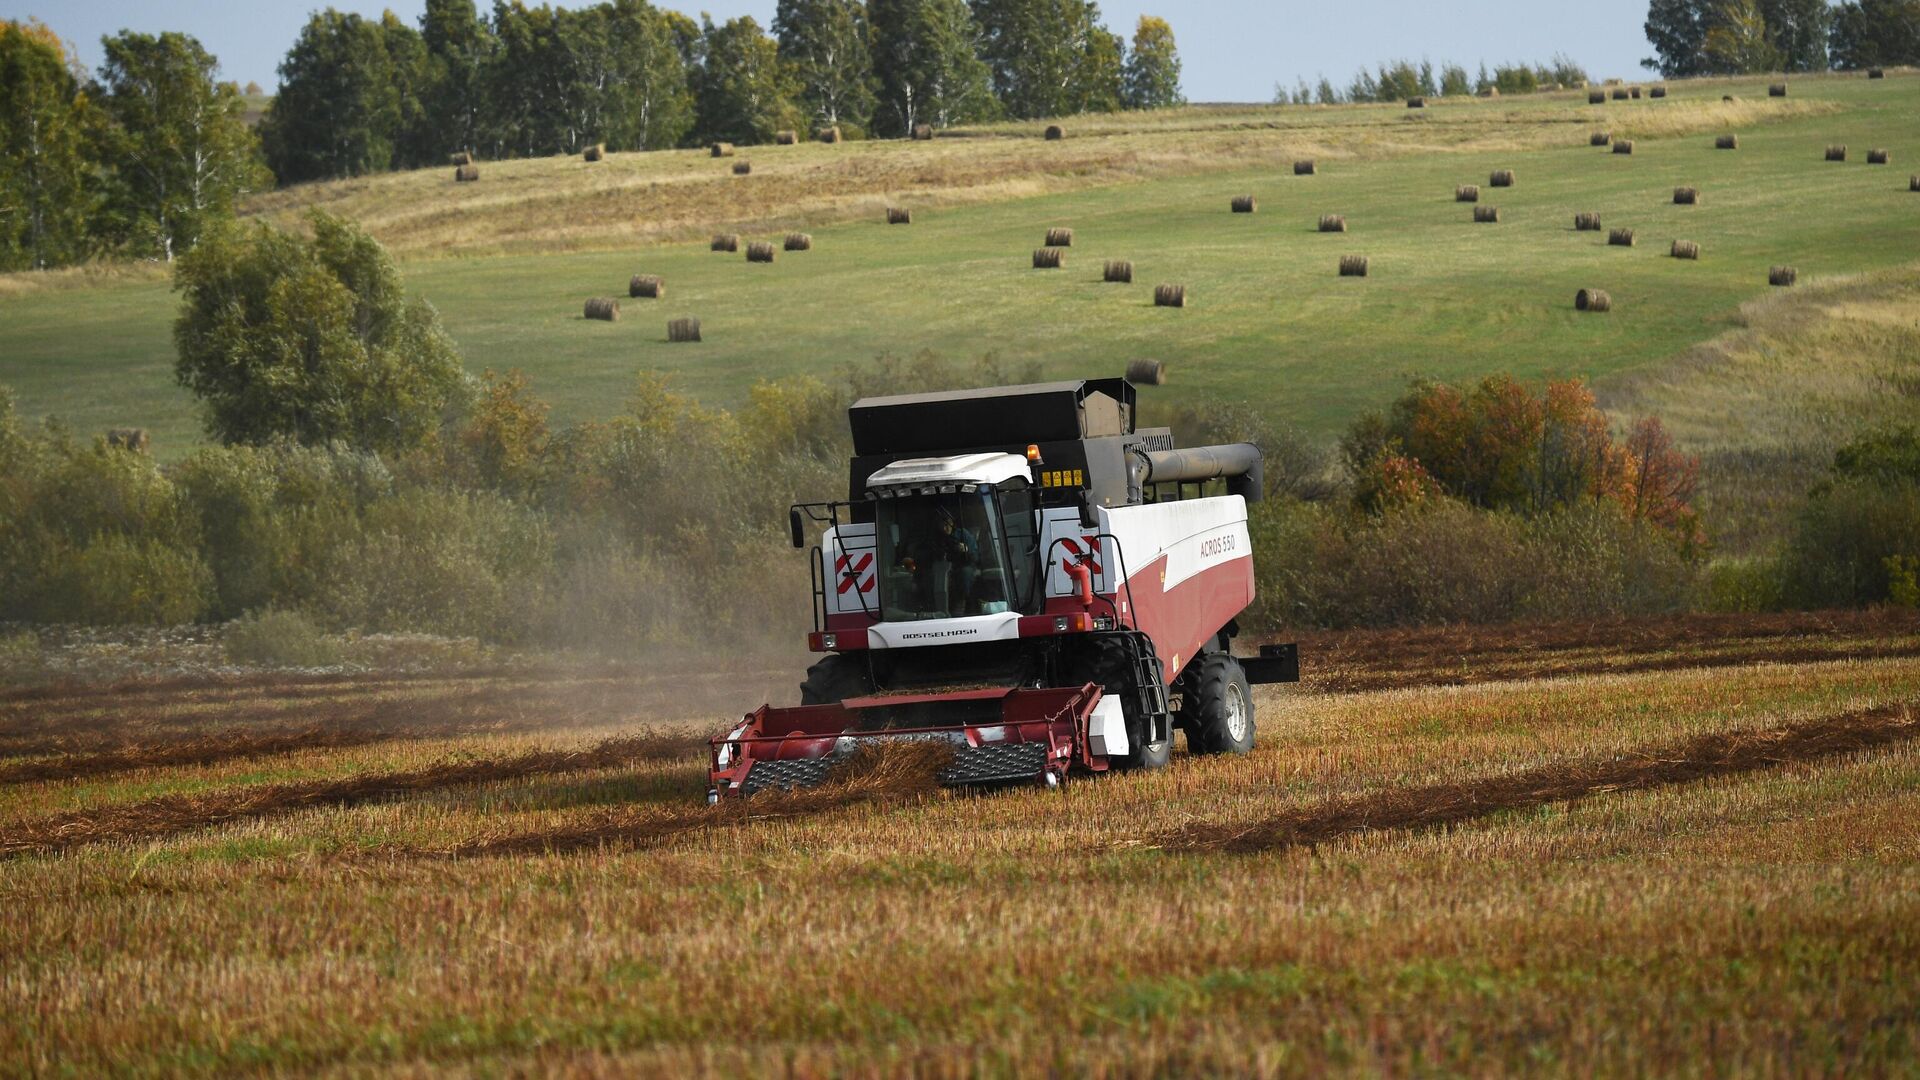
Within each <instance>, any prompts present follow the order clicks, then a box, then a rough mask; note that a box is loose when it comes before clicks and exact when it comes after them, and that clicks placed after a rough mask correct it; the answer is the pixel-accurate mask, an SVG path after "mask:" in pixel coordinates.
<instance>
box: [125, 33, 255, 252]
mask: <svg viewBox="0 0 1920 1080" xmlns="http://www.w3.org/2000/svg"><path fill="white" fill-rule="evenodd" d="M102 45H103V47H104V48H105V50H106V62H105V63H104V64H103V65H102V66H101V68H100V85H99V88H98V90H99V100H100V104H101V107H102V109H103V111H104V112H105V114H106V116H107V117H108V119H109V120H110V121H111V128H110V129H109V133H108V136H107V141H108V144H109V146H110V148H111V151H110V160H111V161H112V162H113V182H112V184H111V186H110V192H111V194H110V204H111V206H112V207H113V210H114V211H115V213H116V215H117V217H118V219H119V224H120V226H121V228H122V229H123V230H124V231H125V232H126V234H127V236H128V238H129V239H130V241H131V243H132V244H133V245H134V248H135V250H137V251H140V252H142V253H150V254H157V255H160V256H161V257H163V258H165V259H166V260H168V261H169V262H171V261H172V260H173V256H174V254H175V253H176V252H178V251H185V250H187V249H188V248H191V247H192V246H193V244H194V242H195V241H196V240H198V239H199V237H200V235H201V234H202V232H204V231H205V230H206V228H207V227H208V226H209V225H210V224H211V223H212V221H214V220H216V219H219V218H225V217H229V216H231V215H232V214H233V211H234V207H235V205H236V204H237V202H238V201H239V198H240V196H241V195H243V194H245V193H246V192H248V191H250V190H253V189H254V188H257V187H259V186H261V185H263V184H265V183H268V182H270V181H271V177H270V176H268V175H267V173H266V170H265V169H264V168H263V167H262V166H261V164H260V159H259V152H260V146H259V141H258V140H257V139H256V138H255V137H254V134H253V130H252V129H251V128H250V127H248V126H247V122H246V118H245V117H246V109H247V103H246V101H245V100H244V99H243V98H241V96H240V93H239V91H237V90H236V89H234V87H233V84H231V83H225V84H221V83H216V82H215V81H214V73H215V72H216V71H217V70H218V68H219V64H218V62H217V61H215V60H214V58H213V57H212V56H211V55H209V54H208V53H207V51H206V50H205V49H204V48H202V47H201V46H200V43H199V42H198V41H195V40H194V39H193V38H191V37H188V36H186V35H185V34H175V33H165V34H160V35H159V36H157V37H156V36H153V35H150V34H136V33H133V32H131V31H123V32H121V33H120V34H117V35H115V36H113V37H110V38H106V39H105V40H104V41H103V42H102Z"/></svg>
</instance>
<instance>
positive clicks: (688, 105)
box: [605, 0, 693, 150]
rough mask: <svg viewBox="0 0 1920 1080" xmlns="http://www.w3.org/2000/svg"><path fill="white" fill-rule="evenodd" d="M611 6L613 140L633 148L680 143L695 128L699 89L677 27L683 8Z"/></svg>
mask: <svg viewBox="0 0 1920 1080" xmlns="http://www.w3.org/2000/svg"><path fill="white" fill-rule="evenodd" d="M606 10H607V15H606V18H607V35H608V42H609V46H610V52H611V56H612V71H611V76H610V79H609V82H608V85H607V86H606V88H605V93H606V94H607V96H608V98H609V101H608V104H607V107H606V118H607V126H606V131H605V135H606V137H607V141H608V142H609V143H610V144H612V145H613V146H614V147H615V148H616V149H631V150H664V149H667V148H669V147H672V146H677V145H679V143H680V140H681V139H682V138H684V137H685V136H686V134H687V131H688V130H689V129H691V128H692V127H693V92H692V90H691V89H690V88H689V86H688V83H687V65H686V62H685V60H683V59H682V56H681V51H680V44H679V40H678V37H677V34H676V32H675V21H674V19H675V16H676V15H677V13H675V12H661V11H659V10H657V9H655V8H653V7H652V6H650V5H648V4H646V3H644V2H643V0H614V3H613V4H611V5H610V6H608V8H607V9H606ZM678 17H679V18H682V19H684V18H685V16H678Z"/></svg>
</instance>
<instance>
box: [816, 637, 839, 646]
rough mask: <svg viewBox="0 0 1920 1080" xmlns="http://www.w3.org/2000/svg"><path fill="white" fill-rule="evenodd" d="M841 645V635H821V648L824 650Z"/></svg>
mask: <svg viewBox="0 0 1920 1080" xmlns="http://www.w3.org/2000/svg"><path fill="white" fill-rule="evenodd" d="M839 644H840V635H838V634H821V635H820V647H821V648H823V649H831V648H834V647H835V646H837V645H839Z"/></svg>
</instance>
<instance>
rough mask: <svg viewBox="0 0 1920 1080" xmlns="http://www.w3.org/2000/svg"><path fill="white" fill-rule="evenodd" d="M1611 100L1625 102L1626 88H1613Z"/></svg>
mask: <svg viewBox="0 0 1920 1080" xmlns="http://www.w3.org/2000/svg"><path fill="white" fill-rule="evenodd" d="M1613 100H1615V101H1625V100H1627V88H1626V87H1624V86H1616V87H1614V88H1613Z"/></svg>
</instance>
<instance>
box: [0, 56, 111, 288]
mask: <svg viewBox="0 0 1920 1080" xmlns="http://www.w3.org/2000/svg"><path fill="white" fill-rule="evenodd" d="M95 123H96V121H95V119H94V108H93V105H92V103H91V101H90V100H89V99H88V97H87V96H86V95H85V94H84V93H83V92H82V90H81V88H80V85H79V81H78V80H77V79H76V78H74V74H73V70H72V66H71V64H70V62H69V59H68V56H67V51H66V48H65V46H63V45H62V44H61V43H60V39H59V38H58V37H56V36H55V35H54V34H53V33H52V32H51V31H49V30H48V29H47V28H46V27H44V26H41V25H40V24H39V23H32V22H26V23H22V22H5V21H0V270H21V269H28V268H32V269H43V268H46V267H50V266H59V265H62V264H64V263H68V262H72V261H74V260H77V259H79V258H82V257H84V256H85V255H86V254H87V252H88V250H89V249H90V247H91V244H92V240H91V238H90V237H89V235H88V225H89V221H90V219H91V215H92V213H93V210H94V206H95V203H96V201H97V198H96V192H95V185H94V183H93V176H94V167H93V163H92V162H91V161H90V160H89V159H88V155H87V142H88V137H89V129H90V128H91V127H93V126H94V124H95Z"/></svg>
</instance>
